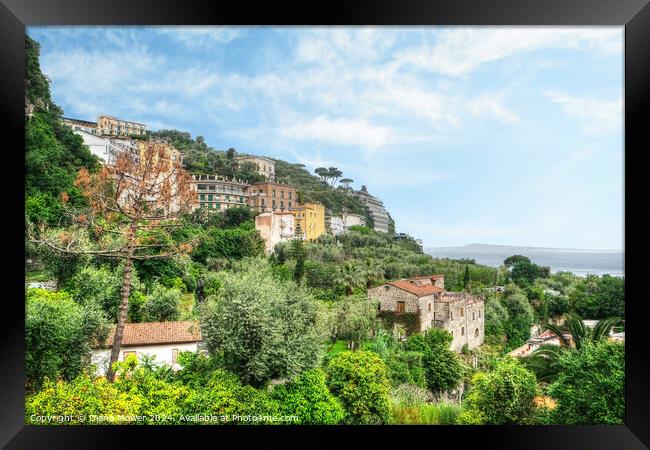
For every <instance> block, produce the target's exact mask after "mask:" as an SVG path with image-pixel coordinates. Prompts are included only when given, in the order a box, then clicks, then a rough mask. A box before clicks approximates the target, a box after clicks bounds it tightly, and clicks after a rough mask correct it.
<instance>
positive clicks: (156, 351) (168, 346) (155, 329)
mask: <svg viewBox="0 0 650 450" xmlns="http://www.w3.org/2000/svg"><path fill="white" fill-rule="evenodd" d="M114 336H115V328H113V330H112V331H111V333H110V334H109V336H108V338H107V339H106V342H104V343H103V344H100V345H97V346H96V347H95V348H93V350H92V357H91V361H92V363H93V364H95V365H96V366H97V369H98V372H99V375H104V374H105V373H106V371H107V370H108V362H109V361H110V357H111V347H112V345H113V338H114ZM200 342H201V328H200V325H199V322H195V321H185V322H143V323H127V324H125V325H124V336H123V338H122V347H121V349H120V356H119V358H118V360H119V361H123V360H124V358H125V357H127V356H129V355H135V356H136V357H139V356H142V355H145V354H146V355H149V356H155V360H154V361H155V362H156V363H158V364H160V363H162V364H166V365H168V366H171V367H172V369H173V370H178V369H179V368H180V366H179V365H178V363H177V358H178V354H179V353H180V352H186V351H189V352H197V351H199V343H200Z"/></svg>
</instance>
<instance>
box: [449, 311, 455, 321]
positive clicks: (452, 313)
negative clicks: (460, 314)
mask: <svg viewBox="0 0 650 450" xmlns="http://www.w3.org/2000/svg"><path fill="white" fill-rule="evenodd" d="M449 314H450V315H451V318H450V320H454V312H453V311H450V312H449Z"/></svg>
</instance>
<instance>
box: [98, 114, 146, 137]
mask: <svg viewBox="0 0 650 450" xmlns="http://www.w3.org/2000/svg"><path fill="white" fill-rule="evenodd" d="M146 131H147V125H145V124H144V123H139V122H131V121H128V120H122V119H118V118H116V117H112V116H106V115H104V114H100V115H99V116H97V134H99V135H109V136H131V135H134V136H144V135H145V134H146Z"/></svg>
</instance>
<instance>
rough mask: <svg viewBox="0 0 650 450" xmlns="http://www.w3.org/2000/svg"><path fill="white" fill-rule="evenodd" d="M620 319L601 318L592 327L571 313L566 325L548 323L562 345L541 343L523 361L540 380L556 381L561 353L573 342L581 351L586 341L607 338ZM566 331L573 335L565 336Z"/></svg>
mask: <svg viewBox="0 0 650 450" xmlns="http://www.w3.org/2000/svg"><path fill="white" fill-rule="evenodd" d="M620 320H621V319H620V318H618V317H609V318H607V319H603V320H599V321H598V323H597V324H596V326H595V327H594V328H593V329H591V328H589V327H586V326H585V324H584V322H583V321H582V319H581V318H580V317H579V316H578V315H577V314H571V315H570V316H569V317H568V318H567V320H566V324H565V326H564V327H558V326H557V325H553V324H546V328H547V329H548V330H549V331H551V332H552V333H553V334H555V335H556V336H557V337H558V339H559V340H560V345H559V346H557V345H550V344H544V345H541V346H540V347H539V348H538V349H536V350H535V351H534V352H533V353H531V355H530V356H528V357H526V358H523V359H522V362H523V363H524V365H525V366H526V367H527V368H528V369H530V370H531V371H533V372H534V373H535V375H536V376H537V380H538V381H541V382H547V383H551V382H553V381H555V379H556V378H557V376H558V375H559V373H560V366H559V359H560V355H561V354H562V352H564V351H567V350H570V349H571V348H572V347H571V342H573V345H574V346H575V351H579V350H580V349H581V348H582V347H583V345H584V344H585V342H592V343H596V342H600V341H602V340H604V339H607V338H608V337H609V333H610V331H611V330H612V328H613V327H614V326H615V325H616V324H618V322H620ZM566 332H568V333H569V334H570V335H571V339H567V338H566V337H565V333H566Z"/></svg>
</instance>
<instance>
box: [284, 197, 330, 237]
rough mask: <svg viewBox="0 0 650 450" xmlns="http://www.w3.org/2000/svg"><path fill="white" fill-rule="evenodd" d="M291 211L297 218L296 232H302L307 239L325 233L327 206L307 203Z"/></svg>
mask: <svg viewBox="0 0 650 450" xmlns="http://www.w3.org/2000/svg"><path fill="white" fill-rule="evenodd" d="M290 211H291V214H293V216H294V218H295V220H294V222H295V225H294V230H295V233H296V234H298V232H299V231H300V232H302V235H303V236H304V239H305V240H308V241H312V240H314V239H317V238H318V237H319V236H320V235H321V234H323V233H325V207H324V206H323V205H321V204H320V203H306V204H304V205H302V206H299V207H297V208H291V210H290Z"/></svg>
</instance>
